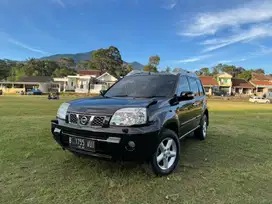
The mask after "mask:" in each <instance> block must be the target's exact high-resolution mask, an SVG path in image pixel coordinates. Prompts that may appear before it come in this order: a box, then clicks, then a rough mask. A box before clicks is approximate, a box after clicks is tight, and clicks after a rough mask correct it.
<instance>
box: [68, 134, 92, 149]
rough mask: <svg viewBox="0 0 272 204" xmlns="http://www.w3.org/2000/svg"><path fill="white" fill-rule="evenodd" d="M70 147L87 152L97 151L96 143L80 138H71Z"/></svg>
mask: <svg viewBox="0 0 272 204" xmlns="http://www.w3.org/2000/svg"><path fill="white" fill-rule="evenodd" d="M69 145H70V147H73V148H76V149H81V150H86V151H94V149H95V141H93V140H88V139H84V138H78V137H69Z"/></svg>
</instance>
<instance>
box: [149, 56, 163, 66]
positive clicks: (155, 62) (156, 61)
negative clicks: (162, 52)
mask: <svg viewBox="0 0 272 204" xmlns="http://www.w3.org/2000/svg"><path fill="white" fill-rule="evenodd" d="M160 60H161V58H160V57H159V56H158V55H155V56H151V57H149V63H148V64H150V65H152V66H154V67H157V66H158V65H159V64H160Z"/></svg>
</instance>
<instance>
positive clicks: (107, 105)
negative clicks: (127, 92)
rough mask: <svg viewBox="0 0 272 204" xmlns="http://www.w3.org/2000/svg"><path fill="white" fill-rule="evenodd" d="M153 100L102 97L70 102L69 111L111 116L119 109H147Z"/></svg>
mask: <svg viewBox="0 0 272 204" xmlns="http://www.w3.org/2000/svg"><path fill="white" fill-rule="evenodd" d="M154 101H156V103H157V100H155V99H134V98H123V97H122V98H115V97H114V98H105V97H102V96H98V97H93V98H84V99H77V100H73V101H70V102H68V103H70V107H69V111H72V112H79V113H82V112H83V113H105V114H113V113H114V112H115V111H116V110H118V109H120V108H128V107H147V106H149V105H151V104H152V103H154Z"/></svg>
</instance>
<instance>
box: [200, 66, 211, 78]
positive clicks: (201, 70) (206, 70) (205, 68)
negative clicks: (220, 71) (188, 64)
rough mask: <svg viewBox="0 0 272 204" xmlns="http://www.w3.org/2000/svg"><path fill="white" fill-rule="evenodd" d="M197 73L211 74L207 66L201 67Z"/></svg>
mask: <svg viewBox="0 0 272 204" xmlns="http://www.w3.org/2000/svg"><path fill="white" fill-rule="evenodd" d="M199 75H202V76H210V75H211V73H210V69H209V68H207V67H204V68H201V69H200V70H199Z"/></svg>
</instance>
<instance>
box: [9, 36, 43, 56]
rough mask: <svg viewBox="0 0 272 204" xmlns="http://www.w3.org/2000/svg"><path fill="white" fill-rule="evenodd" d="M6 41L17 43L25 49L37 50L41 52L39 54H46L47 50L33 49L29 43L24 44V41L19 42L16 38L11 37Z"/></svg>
mask: <svg viewBox="0 0 272 204" xmlns="http://www.w3.org/2000/svg"><path fill="white" fill-rule="evenodd" d="M8 42H10V43H12V44H14V45H17V46H19V47H22V48H25V49H27V50H30V51H32V52H38V53H41V54H48V53H47V52H45V51H43V50H39V49H35V48H33V47H30V46H29V45H26V44H24V43H21V42H19V41H17V40H14V39H11V38H9V39H8Z"/></svg>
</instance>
